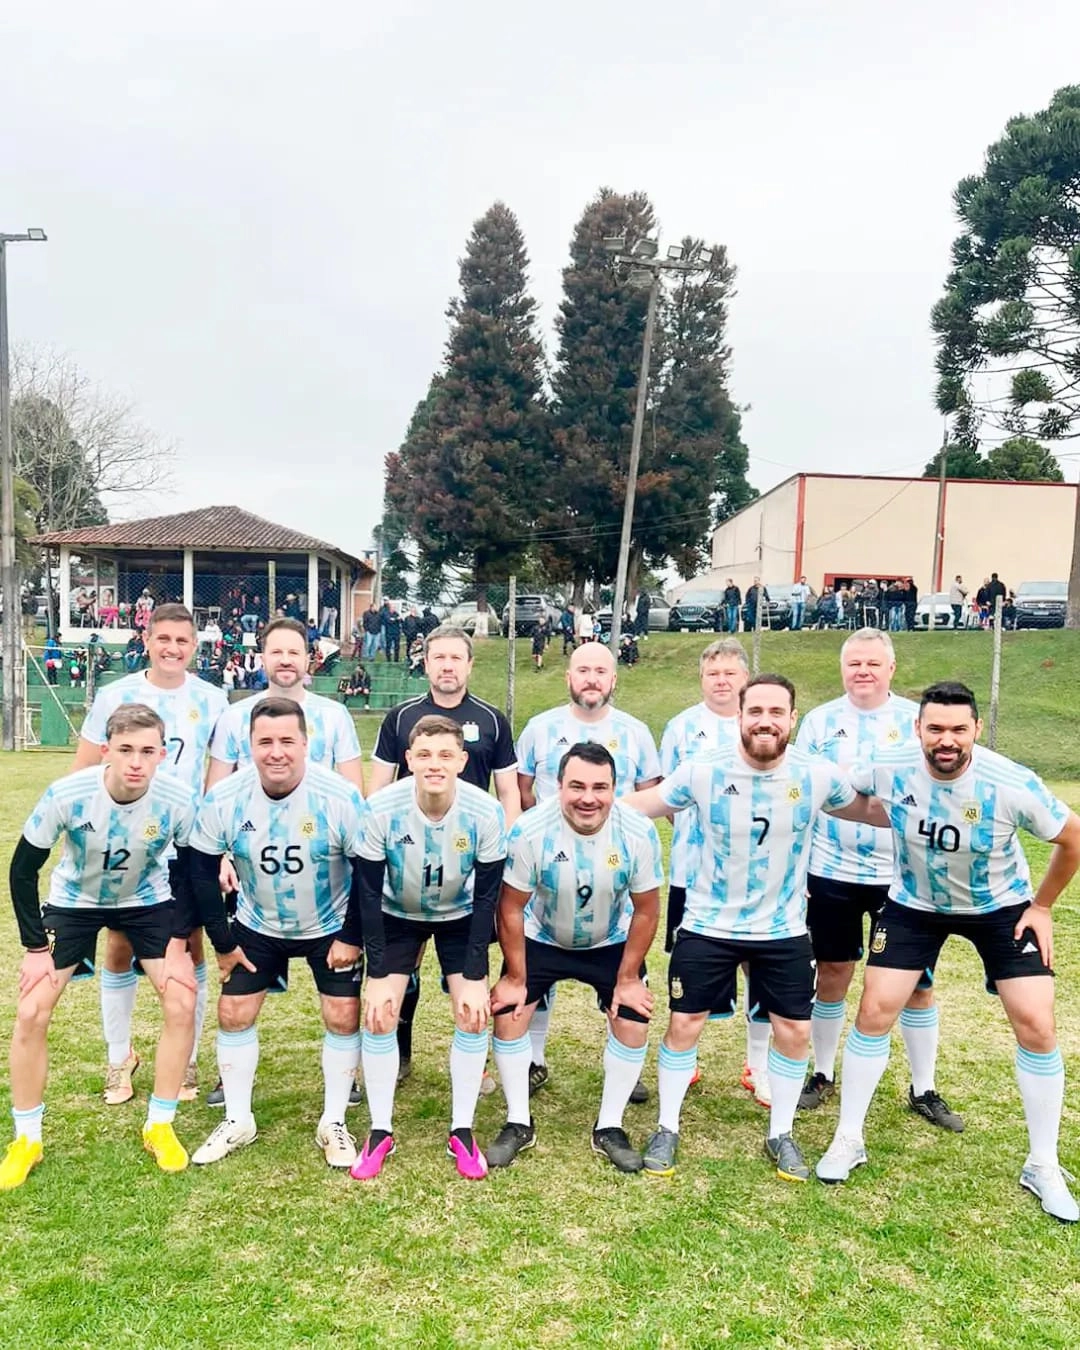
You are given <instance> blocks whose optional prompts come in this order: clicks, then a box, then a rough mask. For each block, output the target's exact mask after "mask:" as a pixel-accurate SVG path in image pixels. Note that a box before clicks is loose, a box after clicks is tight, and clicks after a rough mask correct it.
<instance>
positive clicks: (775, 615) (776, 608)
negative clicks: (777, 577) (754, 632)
mask: <svg viewBox="0 0 1080 1350" xmlns="http://www.w3.org/2000/svg"><path fill="white" fill-rule="evenodd" d="M793 586H794V583H792V584H791V585H787V586H785V585H783V584H778V585H769V586H766V587H765V589H766V591H768V593H769V600H768V605H767V607H766V608H767V610H768V619H767V622H765V619H766V615H765V614H763V615H762V616H761V617H762V620H763V623H762V627H764V628H790V627H791V592H792V589H793ZM817 611H818V597H817V596H816V595H815V594H814V592H813V591H811V592H810V598H809V599H808V600H807V602H806V604H805V605H804V606H803V627H804V628H813V626H814V625H815V624H816V623H817ZM743 623H744V624H745V625H746V627H747V628H750V627H752V624H751V623H750V616H749V612H748V609H747V607H746V606H745V605H744V606H743Z"/></svg>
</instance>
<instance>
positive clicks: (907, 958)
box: [866, 900, 1054, 994]
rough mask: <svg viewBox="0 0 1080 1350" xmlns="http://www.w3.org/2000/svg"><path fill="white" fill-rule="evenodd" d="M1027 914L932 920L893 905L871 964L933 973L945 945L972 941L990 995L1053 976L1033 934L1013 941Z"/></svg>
mask: <svg viewBox="0 0 1080 1350" xmlns="http://www.w3.org/2000/svg"><path fill="white" fill-rule="evenodd" d="M1025 909H1027V905H1026V904H1022V905H1008V906H1007V907H1006V908H1005V909H994V910H990V912H989V913H987V914H931V913H930V912H929V911H927V910H922V909H912V908H911V907H910V906H909V905H899V904H897V903H896V901H895V900H889V901H887V902H886V905H885V908H884V909H883V910H882V912H881V915H880V916H879V918H878V922H877V926H876V928H875V929H874V936H873V938H872V940H871V942H870V955H869V957H868V958H867V961H866V964H867V965H868V966H880V967H882V968H883V969H886V970H922V971H927V970H929V971H931V972H932V971H933V968H934V966H935V964H936V963H937V959H938V953H939V952H940V951H941V948H942V947H943V946H944V943H945V939H946V938H947V937H952V936H954V935H955V936H956V937H962V938H967V940H968V941H969V942H970V943H971V945H972V946H973V947H974V948H975V950H976V951H977V952H978V953H979V956H980V958H981V959H982V963H983V971H984V972H985V975H986V991H987V993H989V994H993V993H996V992H997V982H998V980H1014V979H1017V978H1019V977H1020V976H1022V975H1053V973H1054V972H1053V971H1052V970H1051V969H1050V968H1049V966H1047V964H1046V962H1045V961H1044V960H1043V959H1042V956H1041V955H1040V954H1039V947H1038V943H1037V942H1036V941H1035V939H1034V937H1033V936H1032V935H1031V930H1030V929H1025V930H1024V933H1023V935H1022V936H1021V938H1020V940H1019V941H1017V939H1016V938H1014V937H1013V929H1014V928H1015V927H1016V924H1017V921H1018V920H1019V918H1020V915H1021V914H1023V912H1024V910H1025ZM1029 949H1030V950H1029Z"/></svg>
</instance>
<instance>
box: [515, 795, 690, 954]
mask: <svg viewBox="0 0 1080 1350" xmlns="http://www.w3.org/2000/svg"><path fill="white" fill-rule="evenodd" d="M508 850H509V851H508V854H507V858H506V872H505V873H504V875H503V880H504V881H505V882H506V884H507V885H508V886H513V887H514V889H515V890H519V891H529V892H531V896H530V899H529V902H528V904H527V905H526V906H525V936H526V937H530V938H534V939H535V940H536V941H537V942H546V943H549V944H550V945H551V946H554V947H570V948H581V947H610V946H612V945H613V944H615V943H617V942H625V941H626V935H627V933H628V932H629V931H630V919H631V916H632V914H633V905H632V903H631V900H630V897H631V895H640V894H641V893H642V892H644V891H652V890H657V889H658V888H659V886H660V884H661V883H662V881H663V879H664V870H663V863H662V861H661V856H660V836H659V835H658V834H657V833H656V826H655V825H654V824H653V823H652V821H651V820H649V819H648V818H647V817H646V816H643V815H641V814H640V812H638V811H632V810H631V809H630V808H629V807H627V806H623V805H622V804H621V803H620V802H615V803H614V804H613V805H612V808H611V814H610V815H609V816H608V818H607V820H606V821H605V822H604V825H603V828H602V829H600V830H598V831H597V832H596V834H578V832H577V831H576V830H575V829H574V828H573V827H572V826H571V825H570V824H569V822H568V821H567V819H566V817H565V816H564V815H563V813H562V803H561V802H560V801H559V799H558V798H555V800H554V801H547V802H542V803H540V805H538V806H534V807H533V808H532V810H531V811H526V812H524V814H522V815H520V816H519V817H518V818H517V820H516V821H515V822H514V828H513V829H512V830H511V831H510V839H509V841H508Z"/></svg>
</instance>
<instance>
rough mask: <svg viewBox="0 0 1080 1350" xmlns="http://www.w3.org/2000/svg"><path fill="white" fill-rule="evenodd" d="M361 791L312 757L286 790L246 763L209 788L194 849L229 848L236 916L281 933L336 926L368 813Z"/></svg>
mask: <svg viewBox="0 0 1080 1350" xmlns="http://www.w3.org/2000/svg"><path fill="white" fill-rule="evenodd" d="M367 809H368V808H367V805H366V803H365V802H364V800H363V798H362V797H361V796H360V794H359V793H358V792H357V790H356V789H355V788H354V787H353V786H352V784H351V783H349V782H347V781H346V780H345V779H344V778H342V776H341V775H340V774H339V773H334V772H333V771H332V770H330V769H324V768H323V767H322V766H321V765H319V764H311V763H309V764H308V765H307V767H306V769H305V770H304V776H303V778H302V779H301V780H300V783H299V784H298V785H297V786H296V787H295V788H294V789H293V790H292V792H290V793H289V794H288V796H285V797H271V796H268V795H267V793H266V792H265V791H264V790H263V786H262V784H261V783H260V781H259V773H258V769H257V768H256V767H255V765H253V764H251V765H248V767H247V768H244V769H240V770H239V771H238V772H237V773H234V774H232V775H231V776H230V777H228V778H224V779H222V780H221V782H220V783H216V784H215V785H214V787H212V788H211V789H210V791H209V792H208V793H207V794H206V796H205V798H204V799H203V803H202V806H201V807H200V809H199V815H198V820H197V823H196V827H195V831H194V833H193V834H192V837H191V844H192V847H193V848H196V849H198V851H199V852H200V853H209V854H213V855H216V856H220V855H221V854H223V853H227V852H231V853H232V855H233V862H234V865H235V867H236V872H237V875H238V876H239V878H240V897H239V900H238V902H237V910H236V917H237V919H238V921H239V922H240V923H242V924H243V925H244V927H245V928H250V929H253V930H254V931H255V932H256V933H266V934H268V935H269V936H271V937H278V938H295V939H301V938H317V937H329V936H332V935H333V934H336V933H338V932H340V931H341V927H342V924H343V923H344V922H345V911H346V908H347V906H348V901H349V886H350V883H351V881H352V862H351V859H352V858H355V857H358V856H359V853H360V840H361V837H362V835H363V830H364V820H365V817H366V815H367Z"/></svg>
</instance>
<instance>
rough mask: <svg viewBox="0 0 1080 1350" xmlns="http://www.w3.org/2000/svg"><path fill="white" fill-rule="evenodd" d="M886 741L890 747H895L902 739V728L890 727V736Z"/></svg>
mask: <svg viewBox="0 0 1080 1350" xmlns="http://www.w3.org/2000/svg"><path fill="white" fill-rule="evenodd" d="M885 739H886V740H887V741H888V742H889V744H890V745H895V744H896V742H897V741H898V740H899V739H900V728H899V727H890V728H889V734H888V735H887V736H886V737H885Z"/></svg>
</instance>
